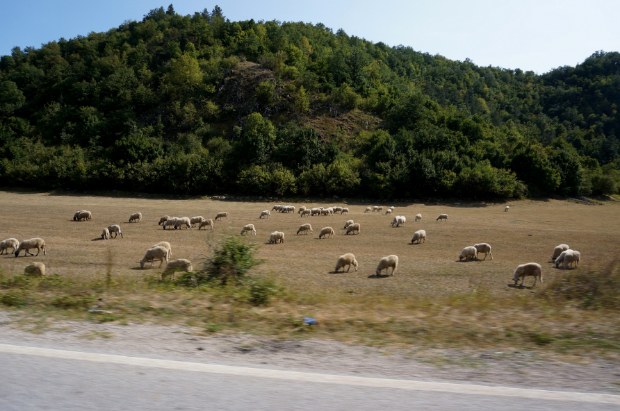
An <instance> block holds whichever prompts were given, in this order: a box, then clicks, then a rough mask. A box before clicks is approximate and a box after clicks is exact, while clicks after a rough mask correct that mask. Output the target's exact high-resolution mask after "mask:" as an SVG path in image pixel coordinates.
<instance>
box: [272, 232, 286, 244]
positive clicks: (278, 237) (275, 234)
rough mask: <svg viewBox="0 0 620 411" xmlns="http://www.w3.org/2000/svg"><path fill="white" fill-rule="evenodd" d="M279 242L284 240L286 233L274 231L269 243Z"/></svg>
mask: <svg viewBox="0 0 620 411" xmlns="http://www.w3.org/2000/svg"><path fill="white" fill-rule="evenodd" d="M279 242H280V243H283V242H284V233H283V232H281V231H274V232H273V233H271V235H270V236H269V243H270V244H278V243H279Z"/></svg>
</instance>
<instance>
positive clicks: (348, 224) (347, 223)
mask: <svg viewBox="0 0 620 411" xmlns="http://www.w3.org/2000/svg"><path fill="white" fill-rule="evenodd" d="M351 224H354V221H353V220H347V221H345V222H344V227H343V228H342V229H343V230H346V229H347V227H348V226H350V225H351Z"/></svg>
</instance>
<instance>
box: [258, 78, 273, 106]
mask: <svg viewBox="0 0 620 411" xmlns="http://www.w3.org/2000/svg"><path fill="white" fill-rule="evenodd" d="M275 89H276V85H275V84H274V83H272V82H270V81H262V82H261V83H259V85H258V87H256V100H258V101H259V102H260V103H262V104H271V103H273V98H274V97H273V92H274V91H275Z"/></svg>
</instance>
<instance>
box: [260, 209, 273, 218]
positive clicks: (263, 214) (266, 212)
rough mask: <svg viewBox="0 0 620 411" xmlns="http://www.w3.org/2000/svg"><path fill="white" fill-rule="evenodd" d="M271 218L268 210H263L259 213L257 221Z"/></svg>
mask: <svg viewBox="0 0 620 411" xmlns="http://www.w3.org/2000/svg"><path fill="white" fill-rule="evenodd" d="M263 217H265V218H271V213H270V212H269V210H263V211H261V213H260V215H259V216H258V218H259V219H261V218H263Z"/></svg>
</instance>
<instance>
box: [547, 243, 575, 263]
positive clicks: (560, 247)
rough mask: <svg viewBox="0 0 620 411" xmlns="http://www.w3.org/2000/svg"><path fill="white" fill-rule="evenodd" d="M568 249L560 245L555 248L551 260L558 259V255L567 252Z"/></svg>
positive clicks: (566, 246)
mask: <svg viewBox="0 0 620 411" xmlns="http://www.w3.org/2000/svg"><path fill="white" fill-rule="evenodd" d="M569 248H570V247H569V246H568V245H566V244H560V245H558V246H556V247H555V248H554V249H553V255H552V256H551V259H552V260H554V261H555V259H556V258H558V257H559V256H560V254H562V252H563V251H566V250H568V249H569Z"/></svg>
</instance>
